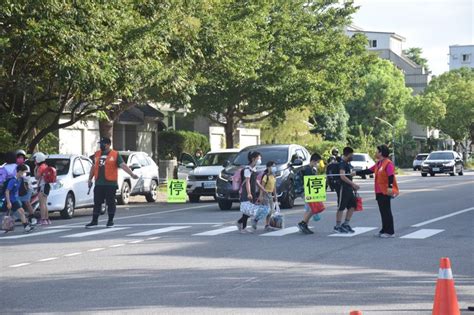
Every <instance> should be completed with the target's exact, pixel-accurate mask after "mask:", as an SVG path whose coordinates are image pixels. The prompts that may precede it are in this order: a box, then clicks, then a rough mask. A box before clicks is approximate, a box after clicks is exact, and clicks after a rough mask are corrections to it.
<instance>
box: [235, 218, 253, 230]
mask: <svg viewBox="0 0 474 315" xmlns="http://www.w3.org/2000/svg"><path fill="white" fill-rule="evenodd" d="M249 218H250V217H249V216H248V215H246V214H242V217H241V218H240V220H239V221H237V222H238V223H242V228H243V229H245V228H247V220H248V219H249Z"/></svg>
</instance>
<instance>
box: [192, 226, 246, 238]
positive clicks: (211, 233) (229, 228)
mask: <svg viewBox="0 0 474 315" xmlns="http://www.w3.org/2000/svg"><path fill="white" fill-rule="evenodd" d="M234 231H237V227H236V226H227V227H224V228H221V229H217V230H211V231H207V232H202V233H197V234H193V235H194V236H215V235H220V234H224V233H229V232H234Z"/></svg>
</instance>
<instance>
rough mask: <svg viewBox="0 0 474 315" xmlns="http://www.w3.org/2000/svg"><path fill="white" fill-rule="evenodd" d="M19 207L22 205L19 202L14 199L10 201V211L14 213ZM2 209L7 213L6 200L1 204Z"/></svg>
mask: <svg viewBox="0 0 474 315" xmlns="http://www.w3.org/2000/svg"><path fill="white" fill-rule="evenodd" d="M21 208H23V206H22V205H21V202H19V201H14V202H12V208H11V209H10V212H11V213H14V212H15V211H18V209H21ZM3 211H5V212H7V213H8V208H7V202H6V201H5V203H4V204H3Z"/></svg>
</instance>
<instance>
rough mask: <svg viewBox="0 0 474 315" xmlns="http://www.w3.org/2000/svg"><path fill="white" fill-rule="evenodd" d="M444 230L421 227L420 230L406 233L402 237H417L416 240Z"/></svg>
mask: <svg viewBox="0 0 474 315" xmlns="http://www.w3.org/2000/svg"><path fill="white" fill-rule="evenodd" d="M443 231H444V230H436V229H421V230H418V231H415V232H413V233H410V234H407V235H404V236H402V237H400V238H409V239H415V240H422V239H425V238H428V237H431V236H433V235H436V234H438V233H441V232H443Z"/></svg>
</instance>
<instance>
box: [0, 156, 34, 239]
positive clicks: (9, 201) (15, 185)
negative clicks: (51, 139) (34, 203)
mask: <svg viewBox="0 0 474 315" xmlns="http://www.w3.org/2000/svg"><path fill="white" fill-rule="evenodd" d="M26 171H28V168H27V167H26V166H25V165H18V166H17V170H16V175H15V177H14V178H11V179H10V180H9V181H8V184H7V185H6V187H5V203H4V205H3V208H4V210H5V211H7V217H9V218H10V221H9V222H5V221H8V220H4V222H3V223H2V228H3V229H4V230H5V232H8V231H12V230H13V228H14V222H15V221H14V220H13V219H12V217H11V214H12V213H15V212H18V214H19V215H20V220H21V223H22V224H23V227H24V230H25V232H26V233H28V232H30V231H31V230H33V228H34V227H33V226H32V225H31V224H30V223H28V220H27V219H26V217H25V210H23V207H22V205H21V202H20V201H19V200H18V198H19V196H18V191H19V187H20V179H21V178H22V177H23V175H24V174H25V172H26ZM12 223H13V224H12Z"/></svg>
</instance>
